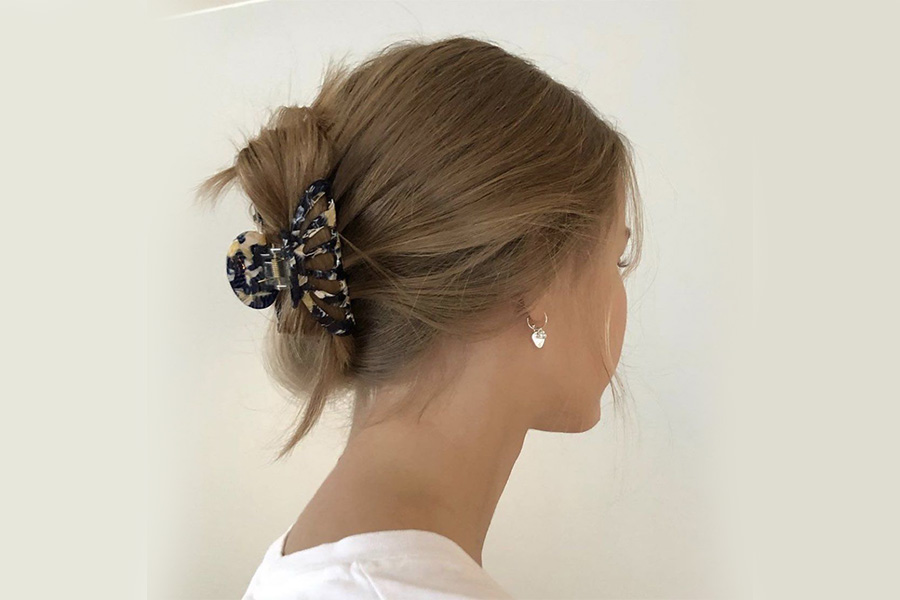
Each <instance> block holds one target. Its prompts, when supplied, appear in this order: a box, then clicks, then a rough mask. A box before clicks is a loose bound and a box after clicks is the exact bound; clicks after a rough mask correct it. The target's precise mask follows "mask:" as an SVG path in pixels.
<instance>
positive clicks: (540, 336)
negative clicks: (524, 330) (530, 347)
mask: <svg viewBox="0 0 900 600" xmlns="http://www.w3.org/2000/svg"><path fill="white" fill-rule="evenodd" d="M525 322H526V323H528V326H529V327H531V330H532V331H533V332H534V333H532V334H531V341H532V342H534V345H535V346H537V347H538V348H542V347H543V346H544V340H546V339H547V332H546V331H544V325H546V324H547V313H544V325H541V326H540V327H538V326H536V325H534V324H533V323H532V322H531V317H530V316H527V315H526V316H525Z"/></svg>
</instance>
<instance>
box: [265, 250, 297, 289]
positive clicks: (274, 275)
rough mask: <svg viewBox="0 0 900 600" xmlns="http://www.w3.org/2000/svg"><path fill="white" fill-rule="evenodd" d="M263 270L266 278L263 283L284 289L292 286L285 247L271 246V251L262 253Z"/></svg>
mask: <svg viewBox="0 0 900 600" xmlns="http://www.w3.org/2000/svg"><path fill="white" fill-rule="evenodd" d="M262 258H263V272H264V273H265V279H263V280H262V283H264V284H265V285H267V286H269V287H271V288H273V289H276V290H283V289H287V288H289V287H290V286H291V277H290V275H291V274H290V267H289V266H288V259H287V256H286V252H285V249H284V248H279V247H272V246H270V247H269V251H268V252H267V253H265V254H263V255H262Z"/></svg>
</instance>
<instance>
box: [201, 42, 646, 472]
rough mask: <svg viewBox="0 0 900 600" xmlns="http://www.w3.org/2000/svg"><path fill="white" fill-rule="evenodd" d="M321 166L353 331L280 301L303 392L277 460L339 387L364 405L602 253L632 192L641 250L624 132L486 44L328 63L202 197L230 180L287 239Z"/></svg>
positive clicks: (275, 370) (274, 369)
mask: <svg viewBox="0 0 900 600" xmlns="http://www.w3.org/2000/svg"><path fill="white" fill-rule="evenodd" d="M323 177H330V178H331V179H332V181H333V190H334V199H335V205H336V210H337V229H338V233H339V235H340V237H341V244H342V246H343V261H344V269H345V272H346V274H347V282H348V286H349V295H350V299H351V305H352V310H353V314H354V315H355V317H356V322H357V326H358V329H357V332H356V333H355V335H352V336H333V335H331V334H329V333H328V332H327V331H325V330H324V329H323V328H322V327H321V326H320V325H319V324H318V323H317V322H316V321H315V320H314V319H313V318H312V315H310V314H309V313H308V311H306V310H304V308H303V307H302V306H301V307H299V308H298V309H291V308H290V303H289V298H285V297H284V296H286V295H287V294H280V297H279V298H278V300H276V305H277V308H278V309H279V313H280V314H281V320H284V321H285V323H283V324H282V327H283V328H285V330H286V331H289V332H294V333H288V334H285V333H279V332H278V325H277V323H275V322H274V321H273V323H272V326H271V328H270V330H269V333H268V338H267V340H268V346H267V351H266V353H267V358H268V368H269V371H270V373H271V375H272V376H273V377H274V379H275V380H276V382H277V383H278V384H279V385H281V386H282V387H283V388H284V389H286V390H287V391H288V392H289V393H291V394H292V395H294V396H296V397H298V398H307V400H306V402H305V407H304V408H303V409H302V410H301V411H300V414H299V415H298V422H297V424H296V425H295V426H294V427H293V428H292V431H291V433H290V435H289V438H288V439H287V441H286V443H285V444H284V445H283V447H282V450H281V453H280V455H279V457H280V456H284V455H285V454H286V453H287V452H289V451H290V450H291V449H292V448H293V447H294V446H295V445H296V444H297V442H298V441H300V439H301V438H302V437H303V436H304V435H305V434H306V433H308V432H309V430H310V429H311V428H312V427H313V425H315V423H316V422H317V421H318V419H319V417H320V415H321V414H322V411H323V409H324V407H325V405H326V403H327V402H328V400H329V399H330V398H333V397H335V396H336V395H338V394H342V393H346V392H351V394H352V397H353V398H354V400H355V402H356V406H357V408H358V407H359V406H362V405H365V403H366V399H367V398H370V397H371V395H372V393H373V391H374V390H375V389H376V388H378V387H379V386H381V385H384V384H387V383H390V382H394V381H397V380H398V378H400V377H401V376H404V375H407V374H409V373H413V372H415V371H416V370H417V368H418V366H419V365H421V361H423V360H424V359H425V358H426V357H428V358H434V357H435V356H436V355H437V351H436V348H437V347H438V344H437V342H438V341H439V340H440V339H442V338H444V336H446V337H448V338H456V339H475V338H478V337H482V336H489V335H490V334H491V333H492V332H494V333H496V332H497V331H499V330H501V329H502V328H503V327H506V326H509V325H512V324H513V322H514V321H516V320H518V319H521V320H523V322H524V319H525V315H526V314H527V312H526V311H527V306H529V305H530V303H531V302H532V301H533V300H534V299H536V298H537V297H538V296H539V294H540V293H541V292H542V291H543V290H545V289H546V288H547V286H548V285H550V284H551V282H552V281H553V278H554V276H556V274H557V273H558V272H559V271H560V270H561V268H563V265H569V266H575V265H579V264H580V263H582V262H583V260H582V261H579V258H582V259H583V258H585V257H587V256H590V255H591V253H592V251H593V250H594V249H595V248H597V247H598V246H600V247H602V246H603V244H604V242H605V239H606V234H607V233H608V232H609V230H610V226H611V225H612V223H613V222H614V220H615V218H616V215H617V214H619V209H620V205H619V202H620V197H621V196H622V191H623V190H622V188H621V186H623V185H624V186H625V193H624V197H625V198H626V199H627V202H628V212H627V214H629V215H630V220H631V223H630V226H631V230H632V245H631V248H632V254H633V256H632V261H631V264H632V268H633V265H634V264H636V260H637V258H638V256H639V252H640V237H641V227H640V202H639V201H638V194H637V184H636V178H635V173H634V167H633V162H632V152H631V149H630V144H629V142H628V140H627V138H625V136H624V135H622V134H621V133H619V132H617V131H616V130H615V129H614V128H613V127H612V126H611V125H609V124H608V123H607V122H606V121H605V120H604V119H602V118H601V117H600V116H599V115H598V113H597V111H596V110H595V109H594V108H593V107H592V106H591V104H590V103H589V102H588V101H587V100H586V99H585V98H583V97H582V96H581V95H580V93H579V92H577V91H575V90H573V89H570V88H568V87H566V86H564V85H562V84H561V83H559V82H557V81H555V80H554V79H552V78H551V77H550V76H548V75H547V74H546V73H544V72H543V71H541V70H540V69H539V68H538V67H537V66H535V65H534V64H533V63H531V62H530V61H528V60H526V59H524V58H521V57H518V56H515V55H513V54H510V53H508V52H507V51H505V50H503V49H502V48H500V47H498V46H497V45H494V44H492V43H489V42H486V41H481V40H477V39H473V38H468V37H452V38H447V39H442V40H438V41H434V42H431V43H423V42H413V41H404V42H398V43H395V44H392V45H390V46H388V47H386V48H385V49H383V50H382V51H380V52H378V53H377V54H375V55H373V56H371V57H370V58H368V59H367V60H365V61H364V62H363V63H362V64H360V65H359V66H357V67H356V68H354V69H350V68H348V67H346V66H345V65H343V64H336V63H334V62H332V63H329V65H328V67H327V68H326V70H325V74H324V78H323V83H322V85H321V88H320V91H319V93H318V95H317V96H316V98H315V99H314V100H313V102H312V103H311V104H310V105H309V106H282V107H279V108H277V109H276V110H275V111H274V113H273V114H272V115H271V118H270V120H269V122H268V123H267V124H266V125H265V126H264V127H263V128H262V129H261V130H260V131H259V133H258V134H256V136H255V137H253V138H252V139H250V140H249V141H247V143H246V146H245V147H243V148H242V149H241V150H240V151H239V152H238V153H237V156H236V158H235V161H234V164H233V165H232V166H230V167H228V168H226V169H223V170H221V171H219V172H217V173H215V174H214V175H212V176H211V177H209V178H208V179H206V180H205V181H204V182H203V183H202V184H201V185H200V186H199V197H200V198H201V199H205V200H207V201H209V202H210V203H214V202H215V201H216V199H217V198H218V197H219V196H220V195H221V193H222V192H223V190H224V189H225V188H226V187H228V186H229V185H230V184H232V183H236V184H237V185H239V186H240V188H241V189H242V190H243V192H244V193H245V194H246V195H247V196H248V197H249V199H250V202H251V203H252V205H253V208H254V209H255V211H256V212H258V213H259V216H260V217H261V218H262V223H261V228H262V232H263V233H264V234H265V235H266V236H267V238H268V239H270V240H273V239H274V240H277V239H278V237H277V236H278V233H279V231H280V230H281V229H283V228H285V227H286V226H287V225H288V224H289V221H290V218H291V216H292V214H293V211H294V209H295V207H296V204H297V202H298V199H299V197H300V196H301V194H302V193H303V191H304V189H305V188H306V187H307V186H308V185H309V184H310V183H311V182H312V181H314V180H316V179H319V178H323ZM575 272H576V273H581V272H583V269H581V270H579V269H577V268H576V269H575ZM537 317H538V322H540V317H541V315H537Z"/></svg>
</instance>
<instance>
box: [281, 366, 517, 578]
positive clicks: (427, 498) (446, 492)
mask: <svg viewBox="0 0 900 600" xmlns="http://www.w3.org/2000/svg"><path fill="white" fill-rule="evenodd" d="M492 362H493V361H491V360H486V361H483V363H482V364H481V365H480V366H479V367H477V369H476V371H477V372H476V373H474V374H473V376H474V379H469V377H466V378H464V380H463V381H459V380H457V383H458V384H460V385H458V386H454V390H453V393H452V395H450V396H449V397H447V398H441V399H440V401H439V402H435V403H432V405H428V406H427V408H426V410H425V411H424V412H423V413H421V415H420V414H418V413H417V414H416V415H414V416H408V417H394V418H391V419H389V420H385V421H384V422H382V423H376V424H373V425H365V424H363V425H362V426H360V427H356V428H354V431H353V432H352V433H351V436H350V438H349V440H348V442H347V446H346V448H345V450H344V453H343V454H342V456H341V457H340V459H339V460H338V463H337V465H336V466H335V467H334V469H333V470H332V472H331V473H330V474H329V475H328V477H327V478H326V480H325V482H324V483H323V484H322V487H321V488H320V489H319V491H318V492H317V493H316V495H315V496H314V497H313V499H312V500H311V501H310V503H309V505H308V506H307V508H306V509H305V510H304V512H303V514H301V515H300V518H299V519H298V522H297V525H298V526H299V527H295V529H297V530H298V531H306V532H307V539H308V540H309V539H313V540H315V539H316V538H317V537H318V540H319V541H322V540H325V541H329V540H335V539H340V537H343V536H346V535H350V534H352V533H362V532H366V531H378V530H388V529H422V530H426V531H433V532H436V533H438V534H441V535H443V536H445V537H447V538H449V539H451V540H453V541H454V542H456V543H457V544H458V545H459V546H460V547H461V548H462V549H463V550H465V551H466V553H467V554H469V556H471V557H472V559H473V560H475V562H476V563H478V564H479V565H481V564H482V550H483V547H484V540H485V537H486V536H487V531H488V528H489V526H490V523H491V520H492V518H493V515H494V511H495V509H496V507H497V502H498V501H499V499H500V496H501V494H502V493H503V489H504V488H505V487H506V482H507V481H508V479H509V475H510V473H511V472H512V468H513V465H514V464H515V462H516V459H517V458H518V456H519V453H520V452H521V450H522V445H523V443H524V440H525V435H526V433H527V431H528V426H527V425H526V424H525V421H524V419H523V413H524V412H525V411H523V410H522V409H523V406H522V404H521V401H522V398H518V397H516V398H512V397H510V392H511V391H512V390H513V389H514V388H515V386H514V385H501V382H500V381H498V380H497V379H496V373H497V370H496V369H497V365H496V364H491V363H492ZM491 373H493V374H494V377H493V379H492V378H491V377H490V376H487V375H488V374H491ZM465 380H469V381H472V382H473V383H474V385H467V384H466V383H465ZM299 535H303V534H299Z"/></svg>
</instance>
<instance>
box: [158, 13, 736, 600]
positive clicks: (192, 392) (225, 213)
mask: <svg viewBox="0 0 900 600" xmlns="http://www.w3.org/2000/svg"><path fill="white" fill-rule="evenodd" d="M157 33H158V36H159V37H158V39H157V47H158V49H159V52H160V53H161V54H162V58H163V63H162V64H163V65H164V72H163V77H164V78H163V81H164V83H165V89H164V90H163V93H162V94H161V96H162V98H163V105H162V106H159V107H157V108H158V110H160V111H163V112H164V113H165V114H166V115H167V118H166V119H165V120H164V121H163V124H162V125H161V127H160V129H159V130H158V131H155V132H154V133H155V134H156V135H158V136H159V139H160V140H161V141H162V142H163V144H162V147H164V148H165V149H166V156H165V161H166V163H167V165H168V166H167V168H166V172H165V173H164V174H163V177H164V179H165V182H164V186H163V190H164V193H163V194H162V195H161V196H160V197H159V198H157V199H156V201H155V202H154V204H153V206H151V207H150V209H149V211H148V214H147V216H146V218H147V226H148V229H149V230H150V231H151V232H152V231H165V232H166V233H165V243H163V244H159V245H156V246H154V247H153V249H152V251H151V253H150V254H149V255H148V260H149V267H150V275H149V279H150V281H153V282H155V284H154V285H152V286H150V289H149V296H148V300H149V311H150V312H149V315H148V318H149V322H150V323H152V324H153V326H152V327H151V329H150V331H149V338H150V339H149V342H150V345H149V368H150V373H149V379H150V406H149V410H150V423H151V440H150V441H151V448H152V451H151V455H152V462H151V466H152V470H151V475H152V481H153V485H152V486H151V491H152V496H151V500H152V504H153V506H154V507H155V509H154V510H155V512H154V515H153V526H152V527H151V530H150V534H151V541H152V542H153V543H152V546H151V559H152V560H151V563H150V582H151V598H154V599H156V598H171V599H175V598H178V599H199V598H216V599H218V598H235V597H239V596H240V594H241V593H242V592H243V590H244V589H245V587H246V585H247V583H248V581H249V578H250V576H251V575H252V573H253V571H254V570H255V568H256V566H257V565H258V563H259V561H260V560H261V558H262V555H263V552H264V551H265V549H266V547H267V546H268V545H269V544H270V543H271V542H272V541H273V540H274V539H275V538H276V537H277V536H279V535H280V534H281V533H283V532H284V531H285V530H286V529H287V528H288V527H289V526H290V524H291V523H292V522H293V520H294V519H295V518H296V516H297V514H298V513H299V512H300V511H301V510H302V508H303V506H304V505H305V503H306V501H307V500H308V499H309V498H310V497H311V496H312V494H313V493H314V491H315V490H316V488H317V487H318V485H319V484H320V483H321V481H322V480H323V479H324V477H325V476H326V475H327V473H328V472H329V470H330V468H331V467H332V466H333V464H334V462H335V461H336V460H337V457H338V456H339V454H340V452H341V449H342V445H343V442H344V439H345V431H344V429H343V427H344V424H345V420H344V419H345V415H342V414H339V413H332V414H329V415H328V417H327V418H326V420H325V421H324V422H322V423H320V425H319V426H318V428H317V429H316V430H315V432H314V433H313V434H312V435H311V436H310V437H309V438H308V439H306V440H305V441H303V442H302V443H301V445H300V446H299V447H298V448H297V449H296V451H295V452H294V453H293V455H292V456H291V458H290V459H288V460H286V461H284V462H281V463H278V464H273V463H272V459H273V458H274V454H275V451H276V441H277V439H278V436H279V435H280V434H281V433H282V432H283V430H284V427H286V426H287V425H288V423H289V422H290V419H291V417H292V407H291V405H290V404H289V402H288V401H287V400H286V399H285V398H283V397H281V396H280V395H279V393H278V392H277V391H276V390H275V388H274V385H273V384H272V383H271V382H270V381H269V380H268V379H267V376H266V374H265V371H264V368H263V365H262V362H261V361H262V356H261V352H260V343H261V340H262V337H263V332H264V330H265V326H266V319H267V318H268V315H267V313H261V312H257V311H252V310H248V309H246V308H245V307H244V306H242V305H241V304H240V303H239V302H238V301H237V300H236V299H235V298H234V296H233V295H232V293H231V291H230V289H229V287H228V284H227V281H226V277H225V268H224V264H225V260H224V257H225V252H226V250H227V248H228V245H229V244H230V242H231V240H232V239H233V238H234V236H235V235H236V234H237V233H239V232H241V231H244V230H247V229H251V228H252V221H251V220H250V217H249V214H248V212H247V208H246V201H245V199H244V198H242V197H241V196H240V195H239V194H237V193H234V192H232V193H230V194H229V195H227V196H226V197H225V198H224V199H223V202H222V204H221V205H220V207H219V208H218V209H217V210H216V211H215V212H212V213H210V212H206V211H204V210H200V209H198V208H196V207H195V206H194V205H193V199H192V187H193V186H195V185H196V184H197V183H199V182H200V181H201V180H202V179H203V178H204V177H205V176H207V175H209V174H211V173H212V172H213V171H214V170H216V169H218V168H221V167H223V166H226V165H227V164H230V162H231V161H232V159H233V156H234V154H235V151H236V148H237V145H238V144H240V143H242V142H243V140H244V139H245V136H246V135H249V134H252V133H254V132H255V131H256V130H257V129H258V128H259V126H261V125H262V124H263V122H264V121H265V118H266V116H267V111H268V109H270V108H274V107H276V106H278V105H280V104H286V103H296V104H301V105H302V104H307V103H308V102H310V101H311V100H312V98H313V97H314V95H315V93H316V91H317V86H318V84H319V82H320V78H321V73H322V69H323V67H324V65H325V63H326V61H327V59H328V58H329V57H331V56H335V57H338V56H342V55H344V54H347V53H349V54H348V56H349V60H350V62H352V63H355V62H357V61H358V60H359V59H362V58H364V57H365V56H366V55H367V54H368V53H369V52H371V51H374V50H377V49H379V48H381V47H383V46H384V45H387V44H388V43H390V42H392V41H397V40H400V39H404V38H407V37H422V38H424V39H429V40H430V39H435V38H438V37H444V36H447V35H453V34H464V35H472V36H475V37H481V38H485V39H490V40H491V41H494V42H496V43H498V44H500V45H502V46H503V47H505V48H506V49H508V50H510V51H511V52H514V53H517V54H521V55H523V56H525V57H526V58H529V59H532V60H534V61H536V62H537V64H538V65H539V66H540V67H541V68H543V69H544V70H546V71H547V72H548V73H549V74H550V75H551V76H553V77H555V78H557V79H558V80H560V81H561V82H563V83H565V84H567V85H570V86H572V87H575V88H577V89H579V90H581V91H582V92H583V93H584V95H585V96H586V97H587V98H588V99H589V100H590V101H591V103H592V104H594V106H596V107H597V108H598V109H599V110H600V111H601V112H602V113H603V115H604V116H606V117H608V118H610V119H611V120H612V122H613V124H614V125H616V126H617V127H619V128H620V129H621V130H622V131H623V132H624V133H625V134H626V135H627V136H628V137H629V138H630V139H631V140H632V141H633V143H634V145H635V150H636V153H637V157H638V164H639V177H640V185H641V189H642V193H643V197H644V201H645V211H646V221H647V239H646V245H645V253H644V262H643V264H642V265H641V267H640V268H639V269H638V271H637V272H636V274H635V275H634V277H633V279H632V280H631V281H630V282H629V284H628V289H629V297H630V313H629V325H628V332H627V336H626V345H625V349H624V352H623V357H622V363H621V366H620V372H621V373H622V374H623V375H624V377H625V379H626V381H627V384H628V388H629V390H630V398H629V399H628V401H629V402H630V403H632V405H633V410H634V414H635V419H636V421H637V424H638V427H639V428H638V429H634V428H628V429H626V428H623V426H622V425H621V424H620V422H618V421H617V420H616V417H615V415H614V414H613V412H612V410H611V408H612V407H611V397H610V396H609V395H607V396H606V397H605V399H604V404H603V410H604V416H603V419H602V421H601V423H600V424H599V425H598V426H597V427H595V428H594V429H592V430H591V431H589V432H586V433H583V434H577V435H565V434H553V433H542V432H529V434H528V437H527V439H526V443H525V446H524V448H523V451H522V454H521V456H520V458H519V461H518V462H517V464H516V466H515V468H514V470H513V472H512V476H511V478H510V480H509V483H508V485H507V488H506V490H505V492H504V495H503V497H502V498H501V500H500V503H499V505H498V507H497V511H496V514H495V516H494V520H493V523H492V525H491V529H490V531H489V534H488V538H487V541H486V544H485V549H484V566H485V568H486V569H487V571H488V572H489V573H490V574H491V575H492V576H493V577H494V578H495V579H496V580H497V581H498V582H499V583H500V584H501V585H503V586H504V587H506V588H507V589H508V590H510V592H511V593H513V594H514V595H515V596H516V597H520V598H523V599H538V598H547V599H550V598H739V597H746V596H749V584H748V582H747V580H746V576H747V572H746V570H745V569H744V568H743V565H744V564H745V561H744V557H743V556H742V555H741V553H740V552H739V546H740V544H739V541H740V540H741V539H742V535H743V532H742V531H740V527H738V525H737V523H738V522H739V520H738V518H737V514H738V511H739V509H740V505H739V502H738V500H739V498H737V495H736V494H735V483H736V475H735V465H734V462H733V459H734V456H735V453H734V447H733V443H734V439H733V436H732V435H731V434H732V431H733V422H732V421H733V414H732V412H731V405H732V402H733V399H734V397H735V392H736V391H737V390H738V388H740V387H741V385H742V384H741V382H740V380H739V379H736V378H734V377H730V374H731V373H732V372H733V371H734V369H735V361H734V358H735V354H734V352H733V351H732V350H733V348H734V347H735V346H736V344H737V340H738V339H739V338H740V336H741V335H743V333H744V329H743V328H744V327H746V324H747V321H748V315H749V310H748V301H749V296H750V294H749V286H750V271H751V262H750V261H751V257H750V245H751V244H750V237H751V224H752V212H751V202H750V196H749V195H750V188H749V186H745V185H741V184H738V183H737V182H745V181H746V180H747V179H748V177H747V174H748V171H749V167H748V165H749V160H750V148H749V145H742V144H740V143H735V140H739V139H741V138H745V137H746V135H747V132H746V130H745V129H744V125H743V124H742V123H743V121H742V120H741V119H740V118H737V117H736V115H735V114H734V113H733V111H731V110H730V106H731V103H732V102H733V101H734V100H735V98H736V97H737V96H738V94H739V93H740V89H739V88H738V87H736V86H735V84H734V81H733V79H732V77H733V74H732V73H730V72H716V71H713V70H712V69H711V68H709V65H710V64H712V63H711V62H709V61H711V60H712V59H714V58H720V57H715V56H711V55H710V50H709V48H712V47H713V44H712V43H708V42H716V43H718V44H720V45H719V46H717V48H718V50H716V52H723V51H724V48H725V46H722V45H721V44H725V43H727V42H728V38H727V35H725V34H723V33H721V32H719V33H716V32H715V31H714V29H712V28H710V27H709V15H708V14H707V13H706V12H703V11H700V9H699V7H698V5H696V4H692V3H677V2H671V3H662V2H648V3H632V2H591V3H587V2H584V3H575V2H521V3H511V2H498V3H493V2H478V3H466V2H453V3H416V2H407V3H398V2H357V3H339V2H327V3H326V2H304V3H284V2H274V3H268V2H267V3H259V4H251V5H246V6H237V7H234V8H229V9H226V10H221V11H216V12H209V13H201V14H196V15H192V16H187V17H184V18H179V19H173V20H169V21H165V22H162V23H161V24H160V25H159V26H158V31H157ZM717 64H718V63H717ZM185 257H189V260H185ZM173 290H189V292H178V293H173Z"/></svg>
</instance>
